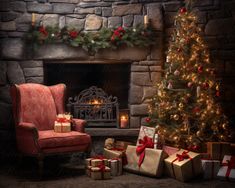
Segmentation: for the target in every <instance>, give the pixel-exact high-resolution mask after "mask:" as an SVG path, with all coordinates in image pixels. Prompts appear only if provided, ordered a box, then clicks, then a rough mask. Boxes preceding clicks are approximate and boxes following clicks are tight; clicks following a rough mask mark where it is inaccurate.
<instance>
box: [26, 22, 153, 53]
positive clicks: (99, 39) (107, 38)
mask: <svg viewBox="0 0 235 188" xmlns="http://www.w3.org/2000/svg"><path fill="white" fill-rule="evenodd" d="M27 39H28V40H29V41H30V42H31V43H32V44H33V46H34V48H37V47H38V46H39V45H42V44H47V43H65V44H68V45H70V46H73V47H82V48H83V49H84V50H86V51H87V52H89V53H91V54H94V53H95V52H97V51H98V50H99V49H104V48H111V49H116V48H118V47H119V46H123V45H126V46H130V47H133V46H138V47H147V46H150V45H152V44H155V43H156V40H155V39H156V32H154V30H153V29H152V28H151V27H149V26H148V27H144V26H143V25H138V26H137V27H135V28H134V27H133V28H123V27H118V28H116V29H110V28H102V29H101V30H99V31H97V32H84V31H81V32H79V31H77V30H75V29H68V28H67V27H64V28H62V29H59V28H58V27H50V26H48V27H44V26H37V27H34V28H32V30H31V31H30V32H29V34H28V36H27Z"/></svg>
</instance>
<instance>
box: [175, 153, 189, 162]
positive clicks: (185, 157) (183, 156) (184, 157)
mask: <svg viewBox="0 0 235 188" xmlns="http://www.w3.org/2000/svg"><path fill="white" fill-rule="evenodd" d="M187 153H188V152H187V151H183V153H182V154H181V155H180V154H176V157H177V159H178V161H183V160H185V159H189V158H190V157H189V155H188V154H187Z"/></svg>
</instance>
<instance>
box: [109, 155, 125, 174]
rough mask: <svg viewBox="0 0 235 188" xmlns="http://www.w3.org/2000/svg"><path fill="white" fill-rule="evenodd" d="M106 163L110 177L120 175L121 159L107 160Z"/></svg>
mask: <svg viewBox="0 0 235 188" xmlns="http://www.w3.org/2000/svg"><path fill="white" fill-rule="evenodd" d="M108 163H109V165H108V166H109V168H110V169H111V175H112V176H120V175H122V159H120V158H114V159H109V160H108Z"/></svg>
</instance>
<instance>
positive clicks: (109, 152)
mask: <svg viewBox="0 0 235 188" xmlns="http://www.w3.org/2000/svg"><path fill="white" fill-rule="evenodd" d="M124 155H125V150H123V149H117V148H112V149H106V148H104V156H105V158H107V159H113V158H122V157H123V156H124Z"/></svg>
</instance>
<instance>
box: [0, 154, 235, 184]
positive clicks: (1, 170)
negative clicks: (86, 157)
mask: <svg viewBox="0 0 235 188" xmlns="http://www.w3.org/2000/svg"><path fill="white" fill-rule="evenodd" d="M82 163H83V162H82V160H80V159H79V160H77V161H74V160H71V158H70V159H68V158H66V157H65V158H58V157H50V158H47V159H46V160H45V168H44V177H43V178H42V179H39V178H38V175H37V163H36V160H35V159H33V158H24V159H23V160H22V161H21V163H20V164H19V163H18V162H17V161H16V160H14V161H6V162H3V161H2V162H1V166H0V188H93V187H94V186H95V187H94V188H173V187H176V188H196V187H198V188H201V187H202V188H230V187H231V188H232V187H233V188H234V187H235V183H232V182H226V181H220V180H213V181H204V180H202V178H197V179H194V180H193V181H191V182H189V183H182V182H179V181H177V180H174V179H172V178H168V177H162V178H159V179H157V178H150V177H145V176H140V175H136V174H131V173H127V172H124V174H123V175H122V176H118V177H114V178H113V179H111V180H96V181H95V180H92V179H91V178H89V177H87V176H86V175H85V171H84V165H83V164H82Z"/></svg>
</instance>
